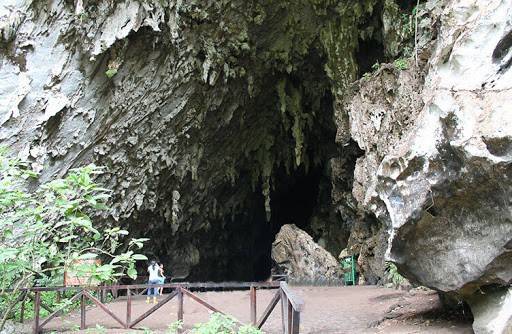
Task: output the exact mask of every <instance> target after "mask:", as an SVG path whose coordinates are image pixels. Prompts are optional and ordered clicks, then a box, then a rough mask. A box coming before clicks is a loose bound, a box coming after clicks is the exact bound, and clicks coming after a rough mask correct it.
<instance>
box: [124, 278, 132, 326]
mask: <svg viewBox="0 0 512 334" xmlns="http://www.w3.org/2000/svg"><path fill="white" fill-rule="evenodd" d="M131 322H132V293H131V292H130V288H128V289H126V324H125V325H124V328H126V329H128V328H130V324H131Z"/></svg>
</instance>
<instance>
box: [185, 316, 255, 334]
mask: <svg viewBox="0 0 512 334" xmlns="http://www.w3.org/2000/svg"><path fill="white" fill-rule="evenodd" d="M191 333H192V334H263V332H262V331H260V330H259V329H257V328H254V327H252V326H249V325H242V326H240V328H238V330H237V322H236V320H235V319H234V318H233V317H230V316H227V315H224V314H221V313H213V314H212V315H211V316H210V321H208V322H206V323H202V324H196V325H195V326H194V328H193V329H192V332H191Z"/></svg>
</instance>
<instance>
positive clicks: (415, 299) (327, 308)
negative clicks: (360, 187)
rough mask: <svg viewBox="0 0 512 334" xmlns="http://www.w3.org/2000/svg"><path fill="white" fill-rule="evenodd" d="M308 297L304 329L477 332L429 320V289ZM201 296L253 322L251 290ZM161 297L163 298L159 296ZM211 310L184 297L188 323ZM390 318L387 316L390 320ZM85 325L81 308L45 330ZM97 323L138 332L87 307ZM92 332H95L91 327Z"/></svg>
mask: <svg viewBox="0 0 512 334" xmlns="http://www.w3.org/2000/svg"><path fill="white" fill-rule="evenodd" d="M292 289H293V291H294V292H296V293H297V294H298V295H300V296H302V297H303V298H304V301H305V303H306V308H305V311H304V312H303V313H302V315H301V333H311V334H313V333H315V334H317V333H322V334H323V333H325V334H328V333H444V334H449V333H457V334H461V333H472V331H471V326H470V324H468V323H459V322H453V321H448V320H440V319H430V318H429V317H428V316H426V314H428V312H430V311H432V310H433V309H436V308H438V307H439V300H438V298H437V295H436V294H435V293H433V292H428V291H415V292H413V293H409V292H404V291H397V290H394V289H387V288H381V287H373V286H356V287H292ZM274 293H275V290H258V294H257V304H258V306H257V309H258V317H259V315H260V314H261V312H263V310H264V309H265V307H266V306H267V304H268V302H269V301H270V299H271V298H272V295H273V294H274ZM198 295H199V296H200V297H201V298H203V299H205V300H206V301H208V302H209V303H211V304H212V305H213V306H215V307H217V308H218V309H220V310H221V311H224V312H226V313H228V314H231V315H233V316H235V317H236V318H237V319H239V320H240V321H241V322H244V323H248V322H249V292H248V291H233V292H203V293H198ZM159 298H162V297H159ZM109 306H110V308H111V309H112V310H113V311H114V313H115V314H116V315H118V316H119V317H120V318H121V319H124V318H125V316H126V301H123V300H122V299H120V300H118V301H116V302H113V303H111V304H110V305H109ZM150 307H151V305H147V304H146V303H145V299H144V297H138V298H136V299H134V300H133V303H132V310H133V315H132V319H135V318H136V317H137V316H139V315H140V314H142V313H144V312H145V311H146V310H147V309H149V308H150ZM176 313H177V302H176V300H175V299H174V300H172V301H170V302H169V303H168V304H166V305H164V306H163V307H161V308H160V309H159V310H158V311H157V312H155V313H154V314H153V315H151V316H150V317H149V318H147V319H145V320H144V321H142V322H141V323H140V324H139V325H138V326H137V328H136V329H139V330H141V329H143V328H150V329H151V330H152V331H153V332H154V333H164V332H165V330H166V329H167V327H168V325H169V324H170V323H172V322H174V321H176V318H177V317H176ZM208 316H209V313H208V310H207V309H205V308H204V307H203V306H201V305H200V304H198V303H196V302H195V301H193V300H191V299H190V298H188V297H186V296H185V297H184V321H185V325H186V327H187V328H190V327H191V326H192V325H193V324H195V323H198V322H205V321H207V320H208ZM386 318H387V320H386ZM79 323H80V315H79V313H78V312H76V313H73V314H71V315H69V316H67V317H63V318H57V319H55V320H53V321H51V322H50V324H49V325H48V326H47V327H45V331H51V330H54V331H57V332H66V331H67V332H73V333H74V332H76V327H77V325H78V324H79ZM96 324H99V325H101V326H104V327H106V328H109V330H108V333H133V332H135V330H124V329H122V328H120V326H119V324H117V323H116V322H115V321H114V320H113V319H112V318H110V317H109V316H108V315H106V314H105V313H103V311H101V310H100V309H98V308H96V307H90V308H88V311H87V325H88V326H89V327H94V326H95V325H96ZM280 328H281V317H280V307H279V304H278V305H277V307H276V308H275V310H274V312H273V313H272V315H271V316H270V318H269V319H268V320H267V323H266V324H265V325H264V327H263V330H264V331H265V332H266V333H269V334H274V333H280ZM87 333H94V331H93V330H91V329H89V330H88V332H87Z"/></svg>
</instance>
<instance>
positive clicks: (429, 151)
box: [348, 0, 512, 332]
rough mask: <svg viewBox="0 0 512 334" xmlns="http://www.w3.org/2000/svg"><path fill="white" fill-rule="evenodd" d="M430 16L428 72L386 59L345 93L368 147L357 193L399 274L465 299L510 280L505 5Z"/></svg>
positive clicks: (511, 82) (509, 84) (454, 4)
mask: <svg viewBox="0 0 512 334" xmlns="http://www.w3.org/2000/svg"><path fill="white" fill-rule="evenodd" d="M438 8H443V7H438ZM438 14H439V16H438V17H437V19H436V18H434V22H437V23H435V24H434V25H433V26H434V27H435V28H434V30H435V31H436V33H435V34H434V36H436V38H435V39H434V44H430V47H422V46H421V45H420V46H419V65H420V67H421V68H424V70H425V73H424V76H422V75H419V76H417V75H416V74H417V73H418V72H420V73H421V71H420V69H416V68H412V69H411V70H406V71H403V72H400V73H396V72H395V71H394V70H392V69H389V68H387V67H384V68H381V70H380V72H378V73H377V74H375V77H373V78H372V79H370V80H369V82H360V83H359V84H358V89H357V91H356V92H355V93H354V95H353V96H352V98H351V99H350V100H349V103H348V110H349V111H348V112H349V118H350V126H351V134H352V137H353V138H354V139H355V140H356V141H357V142H358V144H359V146H360V147H361V148H362V149H363V150H365V155H364V156H363V157H361V158H360V159H359V160H358V161H357V165H356V171H355V176H354V177H355V181H354V188H353V194H354V197H355V198H356V199H357V200H358V203H359V205H360V206H361V207H363V208H364V210H367V211H369V212H372V213H373V214H374V215H375V216H376V217H377V218H378V219H379V220H380V221H381V222H383V223H384V224H386V225H387V227H388V232H389V239H388V249H387V256H386V257H387V259H388V260H391V261H393V262H395V263H396V264H397V266H398V268H399V270H400V272H401V273H402V274H404V275H405V276H406V277H407V278H408V279H410V280H412V281H414V282H416V283H419V284H422V285H426V286H428V287H431V288H435V289H437V290H440V291H456V292H458V293H459V294H461V295H462V296H465V298H468V299H469V298H470V296H471V295H472V294H473V293H475V290H476V289H477V288H478V287H481V286H486V285H491V284H496V285H498V286H499V285H502V286H507V285H509V284H510V283H511V282H512V251H511V250H512V246H511V245H512V202H511V200H510V198H511V195H512V179H511V177H512V166H511V162H512V112H511V109H510V106H511V105H512V94H511V93H512V71H511V70H510V65H511V63H512V61H511V59H512V48H511V45H512V43H511V39H512V37H511V36H512V35H511V31H512V22H511V21H510V19H509V18H510V15H512V3H511V2H510V1H501V0H491V1H486V0H485V1H484V0H468V1H445V2H444V8H443V10H442V11H440V12H439V13H438ZM425 45H428V43H427V44H425ZM423 61H425V62H423ZM411 66H414V65H413V64H410V67H411ZM411 71H412V72H413V73H416V74H412V73H411ZM479 298H480V299H482V298H486V297H485V296H479ZM475 330H476V327H475ZM477 332H478V331H477Z"/></svg>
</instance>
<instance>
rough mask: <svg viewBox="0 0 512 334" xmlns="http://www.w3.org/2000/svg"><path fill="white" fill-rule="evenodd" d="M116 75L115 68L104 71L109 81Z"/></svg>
mask: <svg viewBox="0 0 512 334" xmlns="http://www.w3.org/2000/svg"><path fill="white" fill-rule="evenodd" d="M116 74H117V69H116V68H109V69H108V70H107V71H105V75H106V76H107V78H109V79H112V78H113V77H114V75H116Z"/></svg>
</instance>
